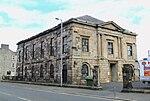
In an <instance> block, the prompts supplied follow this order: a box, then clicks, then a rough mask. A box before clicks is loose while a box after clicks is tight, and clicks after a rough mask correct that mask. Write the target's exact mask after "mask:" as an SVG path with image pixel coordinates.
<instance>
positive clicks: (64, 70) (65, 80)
mask: <svg viewBox="0 0 150 101" xmlns="http://www.w3.org/2000/svg"><path fill="white" fill-rule="evenodd" d="M62 80H63V83H67V65H63V69H62Z"/></svg>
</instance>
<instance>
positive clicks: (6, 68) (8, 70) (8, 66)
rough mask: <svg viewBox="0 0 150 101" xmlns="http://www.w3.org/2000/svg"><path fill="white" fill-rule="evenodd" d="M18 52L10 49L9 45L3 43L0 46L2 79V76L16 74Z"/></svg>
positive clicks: (0, 75)
mask: <svg viewBox="0 0 150 101" xmlns="http://www.w3.org/2000/svg"><path fill="white" fill-rule="evenodd" d="M16 64H17V53H16V52H13V51H11V50H10V49H9V45H7V44H1V48H0V80H2V77H13V76H16Z"/></svg>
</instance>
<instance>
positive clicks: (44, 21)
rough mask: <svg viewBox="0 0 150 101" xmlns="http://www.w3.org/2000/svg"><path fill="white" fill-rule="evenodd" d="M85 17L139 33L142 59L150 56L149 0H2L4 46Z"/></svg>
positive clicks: (13, 45)
mask: <svg viewBox="0 0 150 101" xmlns="http://www.w3.org/2000/svg"><path fill="white" fill-rule="evenodd" d="M83 15H90V16H92V17H95V18H98V19H100V20H103V21H114V22H115V23H117V24H118V25H119V26H121V27H122V28H124V29H127V30H130V31H132V32H135V33H136V34H138V36H137V56H138V60H141V59H143V58H147V57H148V50H150V45H149V43H150V38H149V35H150V31H149V29H150V1H149V0H0V44H9V48H10V49H11V50H12V51H16V50H17V45H16V43H17V42H19V41H21V40H24V39H26V38H29V37H31V36H33V35H36V34H38V33H40V32H43V31H44V30H46V29H49V28H52V27H54V26H56V25H57V24H59V23H60V21H58V20H56V19H55V18H56V17H57V18H60V19H62V20H63V21H66V20H68V19H70V18H76V17H79V16H83Z"/></svg>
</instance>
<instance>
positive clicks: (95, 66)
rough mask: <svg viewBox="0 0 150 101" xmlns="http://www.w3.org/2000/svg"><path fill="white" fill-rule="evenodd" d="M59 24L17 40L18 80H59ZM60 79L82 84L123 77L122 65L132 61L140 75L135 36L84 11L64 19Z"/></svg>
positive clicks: (135, 70) (115, 79)
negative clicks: (89, 78) (90, 78)
mask: <svg viewBox="0 0 150 101" xmlns="http://www.w3.org/2000/svg"><path fill="white" fill-rule="evenodd" d="M60 34H61V24H59V25H57V26H55V27H53V28H51V29H48V30H45V31H43V32H41V33H39V34H37V35H35V36H32V37H30V38H28V39H25V40H22V41H20V42H18V43H17V45H18V49H17V54H18V59H17V73H18V79H19V80H29V81H46V82H58V83H60V81H61V80H60V78H61V73H60V72H61V69H60V66H61V65H60V63H61V62H60V60H61V52H60V46H61V44H60V43H61V38H60ZM62 36H63V38H62V57H63V64H62V65H63V68H62V81H63V83H69V84H79V85H80V84H85V83H86V80H85V78H86V77H87V76H91V77H93V78H94V79H95V80H96V82H98V83H100V82H101V83H105V82H114V81H115V82H120V81H122V80H123V79H122V76H123V74H122V68H123V67H124V66H127V65H131V66H132V67H133V69H134V78H135V79H136V78H138V77H139V72H138V68H137V65H138V62H137V49H136V47H137V46H136V36H137V34H135V33H133V32H130V31H128V30H126V29H124V28H122V27H120V26H119V25H117V24H116V23H115V22H113V21H108V22H104V21H101V20H99V19H97V18H93V17H91V16H88V15H85V16H81V17H77V18H71V19H69V20H67V21H65V22H63V32H62Z"/></svg>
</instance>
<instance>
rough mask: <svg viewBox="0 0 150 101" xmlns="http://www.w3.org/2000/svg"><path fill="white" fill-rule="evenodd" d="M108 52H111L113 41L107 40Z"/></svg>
mask: <svg viewBox="0 0 150 101" xmlns="http://www.w3.org/2000/svg"><path fill="white" fill-rule="evenodd" d="M108 54H113V43H112V42H108Z"/></svg>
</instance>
